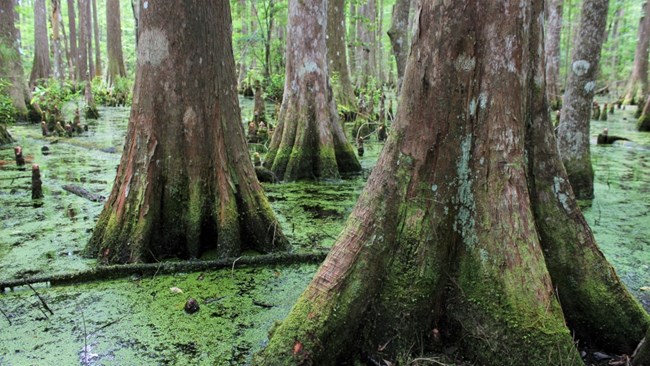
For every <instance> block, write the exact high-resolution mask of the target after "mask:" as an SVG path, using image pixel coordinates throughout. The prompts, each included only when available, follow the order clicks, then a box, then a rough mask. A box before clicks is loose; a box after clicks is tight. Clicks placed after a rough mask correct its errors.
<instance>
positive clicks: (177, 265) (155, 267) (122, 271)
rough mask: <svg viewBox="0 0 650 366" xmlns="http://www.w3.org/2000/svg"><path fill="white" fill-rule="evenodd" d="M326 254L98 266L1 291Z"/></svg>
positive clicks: (10, 283)
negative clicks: (37, 285) (38, 285)
mask: <svg viewBox="0 0 650 366" xmlns="http://www.w3.org/2000/svg"><path fill="white" fill-rule="evenodd" d="M326 256H327V251H315V252H310V253H274V254H263V255H258V256H244V257H238V258H224V259H217V260H210V261H182V262H159V263H136V264H120V265H110V266H97V267H95V268H92V269H89V270H85V271H79V272H72V273H63V274H57V275H49V276H35V277H29V278H19V279H13V280H5V281H0V292H4V291H5V289H8V288H11V289H13V288H14V287H19V286H26V285H33V284H36V283H49V284H50V286H57V285H66V284H72V283H83V282H91V281H97V280H113V279H118V278H124V277H129V276H133V275H141V276H145V275H152V276H153V275H156V274H171V273H183V272H199V271H207V270H216V269H222V268H234V267H235V265H236V266H238V267H244V266H269V265H288V264H306V263H320V262H322V261H323V260H324V259H325V257H326Z"/></svg>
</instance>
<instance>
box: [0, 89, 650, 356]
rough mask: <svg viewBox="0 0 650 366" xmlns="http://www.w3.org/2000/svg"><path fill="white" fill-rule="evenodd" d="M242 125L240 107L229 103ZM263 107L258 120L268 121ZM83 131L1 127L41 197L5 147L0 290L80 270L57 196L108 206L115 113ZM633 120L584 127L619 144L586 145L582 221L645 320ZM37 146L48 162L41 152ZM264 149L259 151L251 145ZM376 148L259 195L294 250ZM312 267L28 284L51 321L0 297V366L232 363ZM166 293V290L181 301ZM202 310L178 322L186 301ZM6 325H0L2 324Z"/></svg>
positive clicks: (644, 185) (643, 200)
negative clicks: (343, 167)
mask: <svg viewBox="0 0 650 366" xmlns="http://www.w3.org/2000/svg"><path fill="white" fill-rule="evenodd" d="M242 108H243V110H242V114H243V116H244V119H245V120H247V119H249V118H250V116H251V115H252V101H250V100H242ZM273 111H274V108H273V107H272V106H271V107H269V108H268V109H267V112H269V113H272V112H273ZM101 112H102V117H101V119H100V120H98V121H97V122H96V123H93V124H91V126H90V131H89V132H88V133H86V134H84V135H83V136H80V137H73V138H43V137H42V136H40V128H39V127H38V126H32V125H19V126H12V127H11V128H10V131H11V132H12V134H13V135H14V137H15V138H16V139H17V140H18V142H17V144H19V145H21V146H22V147H23V149H24V154H25V155H26V156H27V157H28V160H31V161H32V162H34V163H38V164H39V165H40V166H41V170H42V175H43V187H44V194H45V198H44V199H43V200H42V201H36V202H34V201H32V199H31V192H30V179H31V172H30V171H29V169H26V170H19V169H17V167H16V166H15V163H14V160H13V149H12V147H13V146H14V145H10V146H2V147H0V219H1V221H0V278H1V279H9V278H21V277H27V276H32V275H46V274H56V273H65V272H71V271H76V270H81V269H87V268H90V267H91V266H93V265H95V262H94V260H90V259H84V258H83V257H82V256H81V255H80V254H81V251H82V250H83V247H84V245H85V244H86V241H87V240H88V238H89V235H90V232H91V230H92V228H93V224H94V220H95V219H96V217H97V215H98V214H99V212H100V211H101V209H102V206H103V204H102V203H95V202H91V201H88V200H86V199H84V198H81V197H77V196H75V195H72V194H70V193H68V192H66V191H64V190H63V189H62V188H61V187H62V186H63V185H65V184H75V185H78V186H81V187H83V188H85V189H87V190H89V191H90V192H92V193H96V194H100V195H103V196H108V194H109V193H110V189H111V185H112V182H113V179H114V176H115V171H116V168H117V165H118V163H119V159H120V153H121V151H122V144H123V139H124V134H125V131H126V124H127V120H128V113H129V111H128V109H120V108H111V109H104V110H102V111H101ZM632 113H633V112H632V111H631V110H629V111H619V110H617V111H616V112H615V114H614V115H610V121H609V122H593V125H592V137H593V143H594V144H595V137H596V135H597V133H598V131H600V130H602V128H604V127H608V128H609V130H610V134H614V135H621V136H625V137H628V138H630V139H631V140H632V142H626V143H622V144H619V143H617V144H615V145H613V146H607V147H601V146H595V145H593V149H592V155H593V161H594V168H595V171H596V184H595V190H596V199H594V200H593V202H591V204H590V205H589V203H586V204H585V205H584V208H583V211H584V213H585V215H586V217H587V220H588V222H589V224H590V225H591V226H592V229H593V231H594V234H595V235H596V239H597V241H598V243H599V245H600V247H601V249H602V250H603V252H604V253H605V255H606V256H607V258H608V259H609V260H610V261H611V262H612V263H613V264H614V266H615V267H616V269H617V271H618V274H619V276H620V277H621V278H622V279H623V281H624V282H625V283H626V284H627V286H628V287H629V288H630V289H631V290H632V292H633V293H634V294H635V295H636V296H637V297H638V298H639V299H640V300H641V301H642V302H643V304H644V306H645V307H646V309H650V293H649V292H647V291H644V290H643V288H644V287H647V286H650V267H649V266H650V227H649V226H648V225H647V220H648V217H649V214H650V199H649V198H648V192H649V190H650V134H641V133H638V132H636V131H635V130H634V123H633V118H632ZM45 145H47V146H48V147H49V154H47V155H46V154H44V153H43V152H42V151H41V148H42V147H43V146H45ZM254 148H255V149H256V150H259V151H264V147H263V146H255V147H254ZM380 149H381V145H380V144H378V143H376V142H370V143H367V144H366V146H365V150H366V155H365V156H364V158H362V159H361V162H362V165H363V167H364V168H365V172H364V174H362V175H359V176H355V177H351V178H349V179H345V180H340V181H325V182H317V183H289V184H276V185H265V190H266V193H267V195H268V197H269V200H270V201H271V205H272V206H273V208H274V209H275V211H276V213H277V215H278V217H279V220H280V222H281V224H282V228H283V231H284V232H285V234H286V235H287V236H288V237H289V238H290V240H291V241H292V243H293V246H294V250H300V251H309V250H313V249H321V248H328V247H330V246H331V245H332V244H333V243H334V241H335V239H336V237H337V236H338V234H339V232H340V230H341V228H342V225H343V222H344V220H345V218H346V217H347V216H348V215H349V213H350V212H351V209H352V207H353V205H354V201H355V200H356V198H357V197H358V195H359V193H360V191H361V189H362V187H363V184H364V182H365V179H366V178H367V175H368V172H369V170H370V169H371V168H372V166H373V165H374V164H375V162H376V159H377V156H378V154H379V151H380ZM316 269H317V266H315V265H292V266H278V267H266V268H235V269H227V270H219V271H214V272H208V273H185V274H176V275H165V276H154V277H153V278H151V277H145V278H136V277H134V278H128V279H123V280H117V281H104V282H96V283H89V284H79V285H74V286H72V285H70V286H61V287H47V286H46V285H40V286H36V287H35V289H36V291H38V293H39V294H40V295H41V297H42V298H43V300H44V301H45V302H46V303H47V305H48V306H49V308H50V309H51V310H52V311H53V313H54V314H50V313H49V312H48V311H47V310H45V309H44V306H43V305H42V303H41V301H40V300H39V298H38V297H37V296H36V295H35V294H34V292H33V291H32V290H31V289H29V288H25V287H21V288H17V289H15V290H14V291H9V292H7V293H5V294H0V310H2V312H3V313H4V314H0V365H46V364H62V365H71V364H84V365H86V364H87V365H144V364H147V365H148V364H161V365H165V364H170V365H172V364H174V365H175V364H183V365H184V364H198V365H204V364H205V365H240V364H245V363H247V361H248V360H250V356H251V355H252V353H254V352H255V351H257V350H259V349H260V348H261V347H262V346H263V345H264V342H265V341H266V335H267V333H268V331H269V330H270V329H271V328H272V326H273V323H274V322H275V321H277V320H281V319H282V318H283V317H284V316H285V315H286V314H287V312H288V311H289V309H290V307H291V305H292V304H293V303H294V302H295V300H296V299H297V297H298V296H299V294H300V293H301V292H302V290H303V289H304V287H305V286H306V285H307V283H308V282H309V280H310V279H311V277H312V276H313V274H314V272H315V271H316ZM171 288H177V289H180V290H181V291H182V293H181V292H179V290H177V289H175V290H174V291H172V290H170V289H171ZM189 297H192V298H195V299H196V300H197V301H198V303H199V304H200V307H201V309H200V310H199V311H198V312H197V313H195V314H192V315H189V314H187V313H185V312H184V311H183V306H184V304H185V302H186V300H187V299H188V298H189ZM5 314H6V316H5Z"/></svg>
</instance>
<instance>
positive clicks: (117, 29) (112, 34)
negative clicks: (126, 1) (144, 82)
mask: <svg viewBox="0 0 650 366" xmlns="http://www.w3.org/2000/svg"><path fill="white" fill-rule="evenodd" d="M106 49H107V51H108V52H107V57H108V61H107V65H106V83H107V84H108V85H113V83H114V82H115V79H117V78H119V77H126V68H125V67H124V57H123V55H122V23H121V19H120V2H119V0H107V1H106Z"/></svg>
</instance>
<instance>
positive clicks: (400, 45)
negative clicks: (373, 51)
mask: <svg viewBox="0 0 650 366" xmlns="http://www.w3.org/2000/svg"><path fill="white" fill-rule="evenodd" d="M410 7H411V1H410V0H397V1H396V2H395V5H394V6H393V17H392V19H391V26H390V29H389V30H388V37H390V44H391V46H392V47H393V56H394V57H395V62H396V63H397V86H398V89H399V88H401V86H402V79H404V68H406V57H407V56H408V52H409V44H408V23H409V9H410Z"/></svg>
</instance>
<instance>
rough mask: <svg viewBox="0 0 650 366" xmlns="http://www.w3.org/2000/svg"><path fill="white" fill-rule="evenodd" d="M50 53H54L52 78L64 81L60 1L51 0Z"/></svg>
mask: <svg viewBox="0 0 650 366" xmlns="http://www.w3.org/2000/svg"><path fill="white" fill-rule="evenodd" d="M51 3H52V17H51V20H50V24H51V25H52V51H53V52H54V77H55V78H57V79H59V80H63V79H65V68H64V65H63V50H62V49H61V0H52V1H51Z"/></svg>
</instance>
